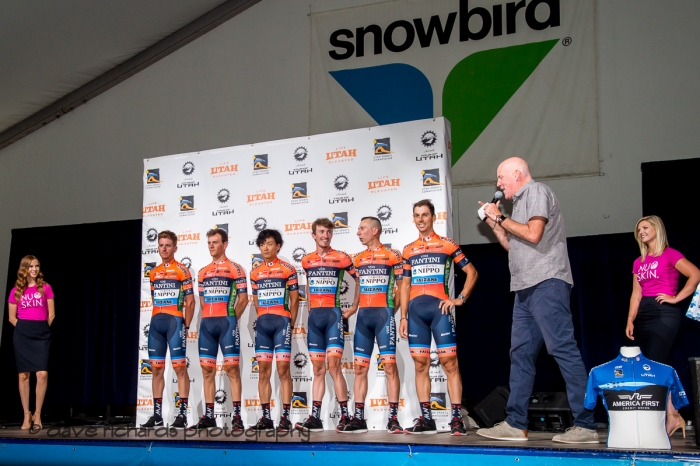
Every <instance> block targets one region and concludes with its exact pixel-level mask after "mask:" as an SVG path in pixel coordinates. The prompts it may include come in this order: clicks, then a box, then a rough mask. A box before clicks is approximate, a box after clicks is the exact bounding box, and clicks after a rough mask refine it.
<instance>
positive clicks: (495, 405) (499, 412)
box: [474, 387, 510, 427]
mask: <svg viewBox="0 0 700 466" xmlns="http://www.w3.org/2000/svg"><path fill="white" fill-rule="evenodd" d="M508 395H510V390H509V389H508V387H496V388H495V389H494V390H493V391H492V392H491V393H489V394H488V395H487V396H486V398H484V399H483V400H481V401H480V402H479V404H478V405H476V406H474V414H476V417H477V418H478V420H479V421H480V423H479V424H480V425H481V426H482V427H493V425H494V424H496V423H497V422H501V421H504V420H505V419H506V404H508Z"/></svg>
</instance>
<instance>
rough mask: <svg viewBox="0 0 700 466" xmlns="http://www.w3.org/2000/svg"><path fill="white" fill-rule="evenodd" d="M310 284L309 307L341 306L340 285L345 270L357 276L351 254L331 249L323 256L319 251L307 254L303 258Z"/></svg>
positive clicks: (302, 262)
mask: <svg viewBox="0 0 700 466" xmlns="http://www.w3.org/2000/svg"><path fill="white" fill-rule="evenodd" d="M301 266H302V268H303V269H304V271H305V272H306V281H307V283H308V284H309V295H310V296H307V299H308V300H309V308H310V309H313V308H317V307H340V285H341V284H342V283H343V275H344V274H345V272H347V273H349V274H350V275H352V276H353V277H355V278H357V272H355V267H354V266H353V265H352V259H350V256H348V255H347V254H345V253H344V252H342V251H336V250H335V249H332V248H331V249H330V250H329V251H328V252H327V253H326V254H324V255H323V256H321V255H319V254H318V253H317V252H312V253H311V254H307V255H305V256H304V258H303V259H302V260H301Z"/></svg>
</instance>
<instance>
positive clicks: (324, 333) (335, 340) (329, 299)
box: [296, 218, 359, 432]
mask: <svg viewBox="0 0 700 466" xmlns="http://www.w3.org/2000/svg"><path fill="white" fill-rule="evenodd" d="M333 228H334V226H333V222H331V221H330V220H329V219H327V218H319V219H317V220H316V221H314V222H313V223H312V224H311V237H312V238H313V239H314V241H315V242H316V251H314V252H312V253H310V254H307V255H306V256H304V258H303V259H302V260H301V266H302V267H303V268H304V271H305V272H306V296H307V302H308V303H309V334H308V335H309V336H308V344H309V357H310V359H311V363H312V364H313V368H314V381H313V405H312V406H311V415H310V416H309V417H308V418H307V419H306V421H304V422H299V423H297V424H296V428H297V429H299V430H301V431H309V432H318V431H322V430H323V424H322V423H321V420H320V417H321V403H322V401H323V395H324V394H325V393H326V358H327V359H328V372H330V374H331V378H332V379H333V386H334V388H335V394H336V398H337V399H338V404H339V405H340V412H341V416H340V420H339V422H338V425H337V426H336V431H338V432H341V431H342V430H343V429H344V428H345V426H346V425H348V424H349V423H350V415H349V412H348V395H347V393H348V385H347V382H346V380H345V376H343V370H342V365H341V358H342V356H343V349H344V348H345V339H344V336H343V318H348V317H350V316H351V315H352V314H354V313H355V311H356V310H357V305H358V300H359V293H358V288H359V287H357V286H356V287H355V299H354V302H353V305H352V307H351V308H350V309H346V310H345V311H341V310H340V287H341V286H342V284H343V276H344V275H345V274H346V273H347V274H349V275H350V276H351V277H352V278H353V279H354V280H355V281H357V273H356V272H355V268H354V266H353V264H352V260H351V259H350V257H349V256H348V255H347V254H346V253H344V252H342V251H336V250H335V249H333V248H331V239H333Z"/></svg>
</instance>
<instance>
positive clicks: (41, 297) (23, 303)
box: [8, 256, 54, 429]
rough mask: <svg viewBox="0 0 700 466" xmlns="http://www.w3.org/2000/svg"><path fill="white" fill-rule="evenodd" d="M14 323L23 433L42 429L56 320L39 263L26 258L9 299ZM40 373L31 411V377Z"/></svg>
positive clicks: (28, 257) (11, 321)
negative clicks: (33, 429)
mask: <svg viewBox="0 0 700 466" xmlns="http://www.w3.org/2000/svg"><path fill="white" fill-rule="evenodd" d="M8 302H9V304H10V306H9V307H10V323H11V324H12V325H14V326H15V332H14V336H13V346H14V350H15V360H16V362H17V371H18V372H19V395H20V398H21V399H22V407H23V408H24V422H23V423H22V427H21V428H22V429H31V428H32V427H34V428H36V429H41V427H42V425H41V406H42V405H43V404H44V395H46V384H47V381H48V372H47V370H48V368H49V348H50V346H51V330H50V329H49V326H50V325H51V323H52V322H53V319H54V306H53V291H52V290H51V287H50V286H49V284H48V283H46V282H45V281H44V275H43V274H42V273H41V270H40V265H39V260H38V259H37V258H36V257H34V256H25V257H23V258H22V261H21V262H20V264H19V270H18V271H17V281H16V282H15V287H14V288H12V291H10V296H9V297H8ZM30 372H36V410H35V412H34V415H33V416H32V413H31V411H29V373H30Z"/></svg>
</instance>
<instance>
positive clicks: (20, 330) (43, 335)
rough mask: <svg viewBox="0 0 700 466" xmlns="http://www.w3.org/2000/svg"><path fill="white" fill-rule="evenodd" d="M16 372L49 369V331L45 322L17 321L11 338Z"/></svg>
mask: <svg viewBox="0 0 700 466" xmlns="http://www.w3.org/2000/svg"><path fill="white" fill-rule="evenodd" d="M12 343H13V346H14V348H15V361H16V362H17V372H38V371H46V370H48V369H49V348H50V347H51V330H50V329H49V323H48V322H47V321H45V320H21V319H20V320H18V321H17V325H16V326H15V334H14V337H13V342H12Z"/></svg>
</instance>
